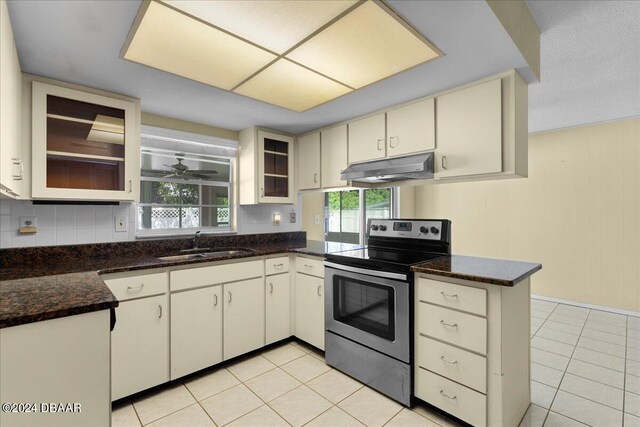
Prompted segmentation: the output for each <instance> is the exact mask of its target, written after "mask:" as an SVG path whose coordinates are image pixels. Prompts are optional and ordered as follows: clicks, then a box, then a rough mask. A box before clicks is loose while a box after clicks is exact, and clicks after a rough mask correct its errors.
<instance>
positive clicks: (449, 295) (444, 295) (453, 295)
mask: <svg viewBox="0 0 640 427" xmlns="http://www.w3.org/2000/svg"><path fill="white" fill-rule="evenodd" d="M440 295H442V296H443V297H449V298H456V299H458V294H448V293H446V292H445V291H440Z"/></svg>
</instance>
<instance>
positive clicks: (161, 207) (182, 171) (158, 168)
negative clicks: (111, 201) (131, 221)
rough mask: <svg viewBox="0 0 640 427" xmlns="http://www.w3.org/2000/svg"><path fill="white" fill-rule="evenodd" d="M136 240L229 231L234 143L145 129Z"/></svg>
mask: <svg viewBox="0 0 640 427" xmlns="http://www.w3.org/2000/svg"><path fill="white" fill-rule="evenodd" d="M140 151H141V153H140V163H141V176H140V202H139V203H138V207H137V215H136V216H137V218H136V224H137V230H136V231H137V235H139V236H145V235H160V234H162V235H167V234H187V233H193V232H195V231H196V230H202V231H205V232H230V231H232V230H233V223H234V221H233V200H232V199H233V181H234V180H233V177H234V163H235V157H236V156H235V154H236V143H235V141H226V140H219V139H218V138H213V137H208V136H204V135H195V134H188V133H184V132H177V131H173V130H167V129H160V128H152V127H144V129H143V133H142V144H141V150H140Z"/></svg>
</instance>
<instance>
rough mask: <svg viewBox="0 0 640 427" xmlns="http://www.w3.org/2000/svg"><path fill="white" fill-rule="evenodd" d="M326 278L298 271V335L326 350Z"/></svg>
mask: <svg viewBox="0 0 640 427" xmlns="http://www.w3.org/2000/svg"><path fill="white" fill-rule="evenodd" d="M324 332H325V326H324V278H323V277H317V276H310V275H307V274H303V273H296V337H298V338H300V339H301V340H303V341H306V342H308V343H309V344H311V345H313V346H315V347H318V348H319V349H321V350H324Z"/></svg>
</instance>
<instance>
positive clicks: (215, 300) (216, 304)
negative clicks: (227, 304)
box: [213, 294, 218, 307]
mask: <svg viewBox="0 0 640 427" xmlns="http://www.w3.org/2000/svg"><path fill="white" fill-rule="evenodd" d="M213 306H214V307H217V306H218V294H213Z"/></svg>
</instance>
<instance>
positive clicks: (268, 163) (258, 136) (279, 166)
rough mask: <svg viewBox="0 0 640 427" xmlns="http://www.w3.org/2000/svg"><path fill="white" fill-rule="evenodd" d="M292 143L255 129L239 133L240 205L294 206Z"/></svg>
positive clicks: (278, 136)
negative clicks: (279, 204) (270, 204)
mask: <svg viewBox="0 0 640 427" xmlns="http://www.w3.org/2000/svg"><path fill="white" fill-rule="evenodd" d="M293 145H294V139H293V137H292V136H288V135H284V134H279V133H276V132H272V131H268V130H265V129H258V128H255V127H252V128H249V129H245V130H243V131H241V132H240V151H239V153H238V158H239V159H238V162H239V169H240V170H239V172H240V173H239V177H240V178H239V180H240V182H239V193H240V197H239V198H240V204H241V205H257V204H261V203H281V204H288V203H294V202H295V194H294V193H295V190H294V177H295V174H294V163H295V162H294V158H293V156H294V146H293Z"/></svg>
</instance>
